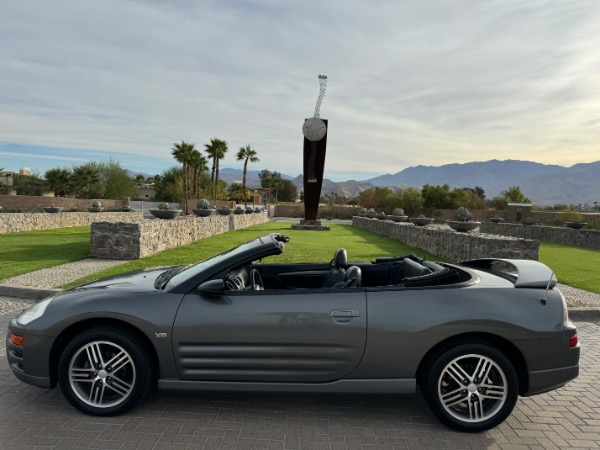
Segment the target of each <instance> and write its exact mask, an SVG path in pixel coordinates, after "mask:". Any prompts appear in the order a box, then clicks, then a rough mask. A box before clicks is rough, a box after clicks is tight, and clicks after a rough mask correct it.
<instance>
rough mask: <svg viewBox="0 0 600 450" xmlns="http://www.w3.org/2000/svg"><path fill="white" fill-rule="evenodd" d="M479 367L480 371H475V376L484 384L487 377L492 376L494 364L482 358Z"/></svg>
mask: <svg viewBox="0 0 600 450" xmlns="http://www.w3.org/2000/svg"><path fill="white" fill-rule="evenodd" d="M477 366H478V368H479V370H476V371H475V376H476V377H477V378H479V380H480V382H483V381H485V380H486V379H487V377H488V376H489V374H490V370H491V369H492V362H491V361H490V360H489V359H487V358H481V360H480V362H479V363H478V364H477Z"/></svg>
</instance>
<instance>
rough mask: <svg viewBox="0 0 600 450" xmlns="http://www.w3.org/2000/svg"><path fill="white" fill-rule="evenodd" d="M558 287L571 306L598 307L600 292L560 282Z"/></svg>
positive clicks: (599, 305)
mask: <svg viewBox="0 0 600 450" xmlns="http://www.w3.org/2000/svg"><path fill="white" fill-rule="evenodd" d="M558 288H559V289H560V290H561V292H562V293H563V295H564V296H565V300H566V301H567V303H569V304H571V305H573V306H583V307H588V308H589V307H592V308H600V294H596V293H595V292H589V291H584V290H583V289H577V288H574V287H571V286H567V285H566V284H560V283H559V284H558Z"/></svg>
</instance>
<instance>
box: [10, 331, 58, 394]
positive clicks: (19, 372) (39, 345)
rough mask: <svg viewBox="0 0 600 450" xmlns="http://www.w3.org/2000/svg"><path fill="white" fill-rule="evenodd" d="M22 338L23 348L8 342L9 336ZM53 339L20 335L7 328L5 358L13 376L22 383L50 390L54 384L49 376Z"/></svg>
mask: <svg viewBox="0 0 600 450" xmlns="http://www.w3.org/2000/svg"><path fill="white" fill-rule="evenodd" d="M11 333H15V334H18V335H20V336H23V346H18V345H15V344H13V343H12V342H11V341H10V334H11ZM53 342H54V339H50V338H48V337H42V336H33V335H28V334H22V333H20V332H19V331H13V330H11V327H9V331H8V335H7V336H6V358H7V359H8V365H9V367H10V369H11V370H12V371H13V373H14V374H15V376H16V377H17V378H18V379H19V380H21V381H23V382H24V383H27V384H31V385H33V386H38V387H42V388H52V387H54V386H56V382H54V381H53V380H52V377H51V376H50V364H49V357H50V350H51V348H52V343H53Z"/></svg>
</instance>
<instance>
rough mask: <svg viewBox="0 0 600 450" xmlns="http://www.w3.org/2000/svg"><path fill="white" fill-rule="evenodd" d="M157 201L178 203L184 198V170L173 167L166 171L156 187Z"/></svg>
mask: <svg viewBox="0 0 600 450" xmlns="http://www.w3.org/2000/svg"><path fill="white" fill-rule="evenodd" d="M154 192H155V193H156V200H158V201H164V202H178V201H179V200H181V199H182V198H183V169H182V168H181V167H171V168H169V169H167V170H165V171H164V172H163V173H162V175H161V176H160V178H159V180H158V181H157V182H156V183H155V185H154Z"/></svg>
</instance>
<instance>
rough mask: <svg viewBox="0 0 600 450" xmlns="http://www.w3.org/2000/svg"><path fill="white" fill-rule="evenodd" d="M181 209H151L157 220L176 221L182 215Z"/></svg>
mask: <svg viewBox="0 0 600 450" xmlns="http://www.w3.org/2000/svg"><path fill="white" fill-rule="evenodd" d="M181 211H182V210H181V209H151V210H150V214H152V215H153V216H154V217H156V218H157V219H174V218H175V217H177V216H179V214H181Z"/></svg>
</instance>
